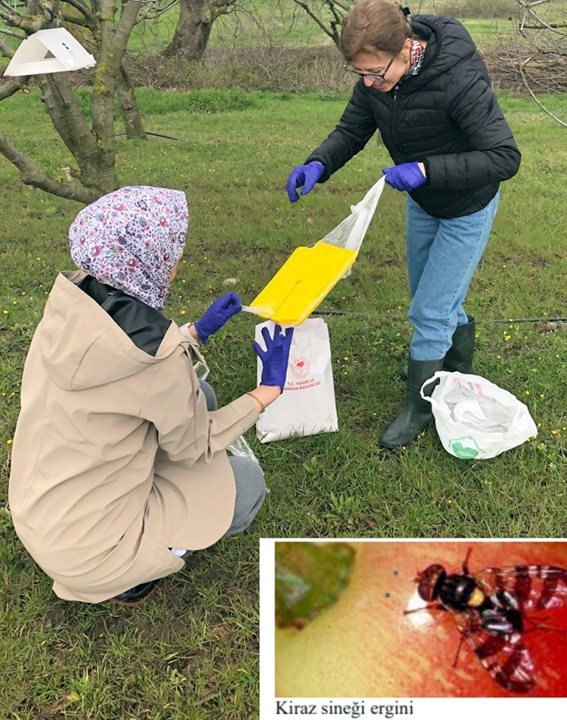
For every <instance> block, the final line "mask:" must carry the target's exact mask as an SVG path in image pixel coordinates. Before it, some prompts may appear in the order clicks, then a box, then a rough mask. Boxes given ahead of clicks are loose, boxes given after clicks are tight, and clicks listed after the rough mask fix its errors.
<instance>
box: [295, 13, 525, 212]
mask: <svg viewBox="0 0 567 720" xmlns="http://www.w3.org/2000/svg"><path fill="white" fill-rule="evenodd" d="M412 27H413V29H414V31H415V33H416V34H417V35H418V36H419V37H420V38H422V39H424V40H426V41H427V47H426V48H425V54H424V60H423V65H422V67H421V70H420V72H419V73H418V74H417V75H415V76H406V77H404V79H403V80H402V82H401V83H400V85H399V88H398V91H397V93H396V92H395V91H394V90H392V91H390V92H380V91H379V90H374V89H373V88H367V87H365V85H364V82H363V80H362V79H361V80H360V81H359V82H357V84H356V85H355V87H354V92H353V94H352V97H351V99H350V101H349V103H348V105H347V107H346V110H345V112H344V113H343V116H342V118H341V120H340V122H339V124H338V125H337V127H336V129H335V130H334V131H333V132H332V133H331V134H330V135H329V137H328V138H327V139H326V140H325V141H324V142H323V144H322V145H321V146H320V147H319V148H317V150H315V151H314V152H313V153H312V154H311V155H310V156H309V158H308V159H307V161H306V162H311V161H312V160H318V161H319V162H321V163H323V165H324V166H325V168H326V172H325V174H324V175H323V176H322V177H321V179H320V182H325V180H327V179H328V178H329V177H330V176H331V175H332V174H333V173H334V172H336V171H337V170H338V169H339V168H341V167H342V166H343V165H344V164H345V163H346V162H348V161H349V160H350V159H351V158H352V157H353V155H356V153H358V152H360V150H362V148H363V147H364V146H365V145H366V143H367V142H368V141H369V140H370V138H371V137H372V135H373V134H374V133H375V131H376V129H378V130H379V131H380V134H381V136H382V140H383V142H384V145H385V146H386V148H387V149H388V152H389V153H390V155H391V156H392V160H393V161H394V163H395V164H396V165H399V164H401V163H405V162H412V161H419V162H423V163H424V164H425V168H426V171H427V183H426V184H425V185H423V186H422V187H420V188H418V189H417V190H414V191H413V192H412V193H411V196H412V198H413V199H414V200H415V201H416V202H417V203H419V205H420V206H421V207H422V208H423V209H424V210H425V211H426V212H427V213H429V214H430V215H432V216H433V217H438V218H455V217H461V216H463V215H470V214H471V213H474V212H477V211H478V210H481V209H482V208H483V207H485V206H486V205H487V204H488V203H489V202H490V200H492V198H493V197H494V196H495V195H496V192H497V191H498V186H499V183H500V181H502V180H508V179H509V178H511V177H512V176H513V175H515V174H516V172H517V171H518V167H519V165H520V157H521V156H520V151H519V150H518V146H517V145H516V142H515V141H514V138H513V136H512V131H511V130H510V127H509V126H508V123H507V122H506V120H505V119H504V116H503V114H502V111H501V109H500V107H499V106H498V103H497V101H496V97H495V96H494V93H493V92H492V90H491V88H490V85H489V82H490V81H489V78H488V73H487V70H486V66H485V64H484V62H483V61H482V59H481V57H480V55H479V54H478V52H477V51H476V47H475V45H474V43H473V41H472V39H471V37H470V35H469V33H468V32H467V30H465V28H464V27H463V26H462V25H461V23H459V22H458V21H457V20H454V19H453V18H449V17H438V16H434V15H416V16H415V18H413V19H412Z"/></svg>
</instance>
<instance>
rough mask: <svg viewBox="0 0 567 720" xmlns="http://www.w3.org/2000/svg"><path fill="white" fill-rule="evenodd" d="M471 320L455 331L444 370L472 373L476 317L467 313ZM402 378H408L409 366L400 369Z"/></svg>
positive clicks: (446, 356)
mask: <svg viewBox="0 0 567 720" xmlns="http://www.w3.org/2000/svg"><path fill="white" fill-rule="evenodd" d="M467 317H468V319H469V321H468V323H467V324H466V325H459V326H458V327H457V329H456V330H455V332H454V333H453V339H452V343H451V347H450V348H449V350H448V352H447V354H446V355H445V361H444V363H443V370H447V372H461V373H469V374H472V373H473V372H474V370H473V365H472V361H473V355H474V339H475V335H476V326H475V321H474V318H473V317H472V316H471V315H467ZM400 377H401V378H402V380H407V379H408V366H407V365H404V367H403V368H402V369H401V370H400Z"/></svg>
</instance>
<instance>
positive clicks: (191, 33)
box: [163, 0, 238, 60]
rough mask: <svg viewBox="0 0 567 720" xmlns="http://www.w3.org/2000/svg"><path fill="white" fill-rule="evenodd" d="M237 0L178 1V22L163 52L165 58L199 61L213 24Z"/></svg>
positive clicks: (229, 9)
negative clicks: (174, 57) (176, 57)
mask: <svg viewBox="0 0 567 720" xmlns="http://www.w3.org/2000/svg"><path fill="white" fill-rule="evenodd" d="M237 2H238V0H180V3H179V21H178V23H177V27H176V28H175V33H174V35H173V39H172V41H171V43H170V44H169V45H168V47H167V48H166V49H165V50H164V53H163V54H164V55H165V56H166V57H171V56H173V55H178V56H181V57H184V58H186V59H187V60H200V59H201V58H202V57H203V53H204V52H205V50H206V48H207V43H208V42H209V37H210V35H211V30H212V27H213V23H214V22H215V20H216V19H217V18H219V17H220V16H221V15H226V14H227V13H229V12H230V11H231V9H232V7H233V6H234V5H235V4H236V3H237Z"/></svg>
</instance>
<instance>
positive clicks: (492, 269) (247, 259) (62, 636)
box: [0, 89, 567, 720]
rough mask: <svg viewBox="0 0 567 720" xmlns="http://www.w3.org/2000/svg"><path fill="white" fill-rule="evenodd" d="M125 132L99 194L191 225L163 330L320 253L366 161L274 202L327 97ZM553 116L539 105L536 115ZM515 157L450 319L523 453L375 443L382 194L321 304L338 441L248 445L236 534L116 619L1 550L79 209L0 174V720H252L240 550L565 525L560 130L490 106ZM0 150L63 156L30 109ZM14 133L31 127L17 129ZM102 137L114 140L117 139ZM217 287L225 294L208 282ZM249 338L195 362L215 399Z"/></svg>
mask: <svg viewBox="0 0 567 720" xmlns="http://www.w3.org/2000/svg"><path fill="white" fill-rule="evenodd" d="M139 99H140V103H141V106H142V110H143V112H144V114H145V122H146V127H147V129H148V130H153V131H157V132H160V133H163V134H167V135H171V136H173V137H176V138H178V140H166V139H164V138H156V137H152V138H151V139H150V140H149V141H147V142H144V141H141V140H134V141H130V142H127V141H125V140H124V139H123V138H120V139H119V144H118V165H119V169H120V180H121V183H123V184H151V185H158V186H166V187H175V188H180V189H182V190H184V191H185V192H186V194H187V198H188V201H189V206H190V212H191V226H190V231H189V238H188V242H187V246H186V251H185V257H184V261H183V263H182V264H181V266H180V270H179V273H178V278H177V280H176V281H175V283H174V284H173V286H172V291H171V295H170V298H169V300H168V303H167V306H166V309H165V313H166V314H167V315H168V316H169V317H171V318H172V319H174V320H175V321H176V322H178V323H179V324H181V323H183V322H187V321H188V320H190V319H193V318H197V317H198V316H199V315H200V314H201V313H202V312H203V311H204V310H205V308H206V307H207V306H208V304H209V303H210V302H211V301H212V300H213V299H214V298H216V297H218V296H219V295H222V294H223V293H224V292H226V291H227V290H233V289H234V290H236V291H237V292H238V293H239V294H240V295H241V296H242V299H243V302H245V303H249V302H250V301H251V300H252V299H253V298H254V297H255V295H256V293H257V292H258V291H259V290H260V289H261V288H262V287H263V286H264V285H265V283H266V282H267V281H268V280H269V279H270V278H271V277H272V275H273V274H274V273H275V272H276V271H277V269H278V268H279V267H280V266H281V264H282V263H283V262H284V261H285V259H286V258H287V257H288V256H289V254H290V253H291V251H292V250H293V249H294V248H295V247H298V246H300V245H309V244H312V243H314V242H316V241H317V240H319V239H320V238H322V237H323V236H324V235H325V234H326V233H327V232H328V231H329V230H330V229H332V228H333V227H334V226H335V225H336V224H337V223H338V222H340V221H341V220H342V219H343V218H344V217H345V216H346V215H348V214H349V212H350V206H351V205H352V204H355V203H356V202H358V201H359V200H360V199H361V198H362V196H363V195H364V193H365V192H366V190H367V189H368V188H369V187H370V186H371V185H372V184H373V183H374V182H375V180H376V178H377V177H378V176H379V175H380V173H381V168H383V167H386V166H388V165H389V164H390V160H389V158H388V157H387V154H386V152H385V150H384V149H383V148H382V147H381V146H380V145H379V144H377V142H376V140H375V139H373V140H372V141H371V142H370V143H369V145H368V147H367V148H366V149H365V150H364V152H363V153H361V154H360V155H359V156H357V157H356V158H355V159H353V160H352V161H351V162H350V163H349V164H348V165H347V166H346V167H345V168H344V169H342V170H341V171H340V172H338V173H337V174H336V175H335V176H334V177H333V178H332V179H331V180H330V181H329V182H328V183H327V184H326V185H324V186H318V187H317V188H316V189H315V190H314V191H313V192H312V193H311V194H310V195H309V196H308V197H306V198H303V199H302V200H301V201H300V202H299V203H297V204H295V205H290V203H289V201H288V200H287V196H286V194H285V190H284V185H285V181H286V179H287V176H288V174H289V172H290V170H291V169H292V168H293V166H294V165H296V164H298V163H300V162H302V161H303V160H304V159H305V157H306V156H307V154H308V153H309V151H310V150H311V149H312V148H313V147H315V146H316V145H317V144H318V143H319V142H320V141H321V140H322V139H323V138H324V137H325V136H326V134H327V133H328V132H329V131H330V130H331V129H332V128H333V127H334V126H335V124H336V122H337V120H338V117H339V115H340V113H341V111H342V109H343V107H344V105H345V102H346V100H347V96H346V95H335V94H328V93H327V94H302V95H275V94H269V93H244V92H242V91H231V90H227V91H225V92H222V91H217V92H212V91H198V92H194V93H191V94H190V95H186V96H183V95H181V94H180V93H176V92H170V93H163V92H161V93H160V92H159V91H157V90H151V89H145V90H141V91H140V92H139ZM543 99H544V101H545V103H546V104H547V106H548V107H549V108H550V109H551V110H552V111H554V112H556V113H560V112H561V110H562V108H564V107H565V97H564V96H561V95H556V96H549V97H546V98H543ZM500 100H501V104H502V107H503V109H504V111H505V113H506V116H507V118H508V120H509V122H510V124H511V126H512V128H513V131H514V133H515V136H516V138H517V141H518V144H519V145H520V147H521V150H522V152H523V162H522V167H521V169H520V172H519V174H518V175H517V177H515V178H514V179H513V180H511V181H509V182H507V183H505V184H504V185H503V187H502V198H501V203H500V209H499V212H498V216H497V219H496V223H495V226H494V230H493V233H492V238H491V241H490V244H489V247H488V249H487V251H486V253H485V256H484V258H483V260H482V263H481V265H480V267H479V269H478V271H477V273H476V275H475V278H474V280H473V283H472V287H471V290H470V293H469V300H468V304H467V310H468V312H469V313H470V314H472V315H474V316H475V317H476V318H477V323H478V328H477V331H478V338H477V344H478V351H477V355H476V369H477V372H478V373H479V374H481V375H484V376H485V377H488V378H489V379H491V380H492V381H494V382H496V383H497V384H499V385H500V386H502V387H504V388H506V389H507V390H509V391H511V392H512V393H514V394H515V395H517V396H518V397H519V398H520V399H522V400H523V401H525V402H526V403H527V404H528V406H529V408H530V410H531V412H532V414H533V417H534V419H535V421H536V423H537V424H538V432H539V434H538V437H537V439H535V440H533V441H531V442H529V443H526V444H525V445H523V446H521V447H519V448H517V449H515V450H512V451H510V452H507V453H505V454H504V455H502V456H500V457H498V458H496V459H495V460H492V461H486V462H474V461H472V462H467V461H461V460H457V459H456V458H453V457H451V456H449V455H448V454H447V453H445V451H444V450H443V448H442V446H441V444H440V442H439V440H438V438H437V436H436V433H435V430H434V428H429V429H428V430H427V432H426V433H425V435H424V437H422V438H420V439H419V441H418V442H416V443H415V445H413V446H411V447H410V448H408V449H407V450H406V451H404V452H398V453H392V452H388V451H385V450H382V449H381V448H380V447H379V445H378V438H379V436H380V433H381V431H382V429H383V427H384V425H385V424H386V423H387V422H388V421H389V420H390V419H391V418H392V417H393V416H394V415H395V414H396V413H397V412H398V410H399V409H400V407H401V405H402V402H403V395H404V385H403V383H402V382H401V381H400V380H399V379H398V377H397V370H398V367H399V366H401V365H402V364H403V362H404V359H405V356H406V352H407V345H408V342H409V339H410V335H411V329H410V326H409V324H408V322H407V320H406V312H407V306H408V296H407V281H406V274H405V267H404V197H403V195H402V194H400V193H397V192H396V191H394V190H392V189H391V188H386V190H385V191H384V194H383V196H382V199H381V201H380V204H379V207H378V210H377V213H376V216H375V218H374V220H373V222H372V224H371V226H370V229H369V231H368V234H367V237H366V240H365V242H364V244H363V246H362V250H361V253H360V256H359V259H358V261H357V263H356V264H355V266H354V268H353V272H352V275H351V276H350V277H349V278H348V279H346V280H343V281H341V282H340V283H339V284H338V285H337V286H336V288H335V289H334V290H333V292H332V293H331V295H330V296H329V297H328V298H327V300H326V301H325V303H324V305H323V306H322V309H325V310H336V311H340V312H342V313H343V314H342V315H333V316H329V317H328V318H327V321H328V324H329V328H330V335H331V346H332V354H333V362H334V374H335V388H336V395H337V403H338V413H339V424H340V431H339V432H338V433H335V434H330V435H322V436H317V437H307V438H296V439H292V440H288V441H284V442H280V443H274V444H271V445H265V446H264V445H261V444H260V443H258V442H257V441H256V440H255V438H254V436H253V433H249V435H248V436H249V439H250V442H251V444H252V446H253V449H254V451H255V452H256V454H257V456H258V458H259V460H260V462H261V463H262V466H263V467H264V468H265V471H266V480H267V483H268V485H269V487H270V490H271V492H270V494H269V495H268V496H267V499H266V502H265V505H264V507H263V509H262V511H261V512H260V514H259V516H258V518H257V521H256V522H255V524H254V525H253V526H252V528H251V529H250V530H249V531H248V532H247V533H245V534H244V535H243V536H242V537H235V538H230V539H226V540H223V541H221V542H220V543H218V544H217V545H216V546H214V547H213V548H211V549H209V550H207V551H205V552H202V553H198V554H196V555H195V557H194V559H193V560H192V561H191V564H190V565H189V566H188V567H187V569H186V570H185V571H183V572H181V573H179V574H177V575H175V576H172V577H170V578H168V579H166V580H165V581H164V582H162V583H161V585H160V587H159V590H158V593H157V595H156V596H155V599H152V600H151V601H148V603H146V604H144V605H142V606H141V607H140V608H138V609H135V610H128V609H125V608H119V607H116V606H113V605H109V604H102V605H98V606H88V605H83V604H71V603H65V602H62V601H60V600H58V599H57V598H56V597H55V596H54V595H53V594H52V591H51V583H50V581H49V579H48V578H47V577H45V575H43V573H42V572H41V571H40V570H39V569H38V568H37V567H36V565H35V564H34V563H33V561H32V560H31V559H30V557H29V556H28V555H27V554H26V552H25V551H24V549H23V547H22V545H21V544H20V543H19V541H18V539H17V537H16V536H15V534H14V531H13V529H12V526H11V521H10V515H9V510H8V508H7V480H8V473H9V456H10V448H11V442H12V438H13V433H14V428H15V424H16V420H17V416H18V409H19V399H20V381H21V374H22V369H23V364H24V359H25V356H26V352H27V348H28V346H29V343H30V340H31V337H32V335H33V332H34V329H35V327H36V325H37V323H38V322H39V320H40V318H41V315H42V311H43V307H44V304H45V300H46V297H47V294H48V292H49V290H50V288H51V286H52V283H53V281H54V279H55V277H56V274H57V272H58V271H60V270H65V269H71V268H72V263H71V261H70V259H69V256H68V251H67V228H68V225H69V223H70V222H71V220H72V219H73V217H74V215H75V214H76V213H77V212H78V211H79V210H80V208H81V206H80V205H78V204H75V203H72V202H68V201H63V200H59V199H57V198H54V197H52V196H49V195H46V194H44V193H41V192H39V191H34V190H31V189H30V188H27V187H24V186H23V185H22V184H21V182H20V181H19V177H18V175H17V173H16V172H15V170H14V169H13V168H12V167H11V166H10V165H9V164H8V163H7V162H2V163H0V198H1V207H2V212H3V225H2V231H1V232H0V257H1V262H2V273H1V276H0V470H1V474H2V475H1V485H0V494H1V498H0V505H1V506H2V509H1V511H0V531H1V533H2V539H1V543H0V568H1V570H2V579H3V581H2V583H1V584H0V606H1V607H2V610H3V612H2V614H1V615H0V630H1V637H2V640H1V641H0V667H2V668H4V672H3V673H2V678H1V680H0V708H1V709H2V710H4V711H5V712H6V714H7V717H9V718H12V719H14V720H15V719H18V720H31V718H40V717H41V718H45V719H47V718H49V719H55V718H57V719H58V720H59V719H63V718H68V719H73V720H78V719H79V718H80V719H81V720H84V719H85V718H96V719H100V720H109V719H114V718H137V719H138V718H151V720H162V719H163V720H165V719H166V718H167V719H170V718H187V717H190V718H194V719H195V720H200V719H201V718H202V719H205V718H211V717H214V718H227V719H229V718H230V719H232V718H243V719H244V718H246V719H248V718H253V717H256V716H257V714H258V699H257V692H258V655H257V653H258V636H257V628H258V606H257V588H258V567H257V546H258V538H259V537H337V536H341V537H352V538H356V537H370V536H377V537H378V536H386V537H436V536H438V537H465V538H466V537H475V536H476V537H520V538H521V537H563V536H564V534H565V531H566V528H567V513H566V511H565V507H566V506H567V497H566V496H567V491H566V489H565V474H566V471H567V410H566V408H567V388H566V385H565V376H566V373H567V352H566V350H567V335H566V330H565V325H564V324H561V323H555V322H541V323H538V324H537V325H535V324H534V323H520V322H505V323H498V322H496V320H501V319H510V318H512V319H520V318H535V317H541V318H553V317H562V316H564V315H566V314H567V313H566V293H565V277H566V275H567V249H566V245H567V228H566V225H565V185H564V178H565V175H566V172H567V150H566V149H565V130H564V129H563V128H561V127H560V126H559V125H558V124H556V123H554V122H553V121H552V120H551V119H550V118H549V117H548V116H546V115H545V114H543V113H542V112H541V111H540V110H539V108H538V107H537V106H536V105H535V103H533V102H532V101H531V100H529V99H527V98H524V97H516V96H502V97H501V98H500ZM0 113H1V116H2V120H1V124H2V127H8V126H9V127H10V135H11V138H12V139H13V141H14V142H15V143H16V144H17V146H18V147H19V148H21V149H22V150H27V151H29V152H30V153H32V156H33V157H34V159H36V160H37V161H40V162H41V163H44V164H45V165H46V167H47V168H48V169H49V170H51V171H52V172H54V173H59V174H62V173H63V172H64V170H63V168H64V167H66V166H68V165H70V164H71V159H70V158H69V157H68V155H66V153H65V152H64V151H63V150H62V148H61V145H60V143H59V141H58V138H57V136H56V134H55V132H54V130H53V128H52V127H51V125H50V124H49V122H48V119H47V117H46V115H45V113H44V111H43V109H42V105H41V102H40V100H39V96H38V94H37V93H36V92H35V91H34V92H32V94H31V95H23V94H18V95H17V96H15V97H13V98H10V99H9V100H8V101H5V102H3V103H2V105H1V107H0ZM30 128H33V132H31V131H30ZM118 132H120V128H119V129H118ZM229 278H233V279H236V280H237V282H236V285H226V284H225V281H226V280H227V279H229ZM254 324H255V320H254V318H253V317H251V316H249V315H245V314H242V315H240V316H238V317H236V318H235V319H234V320H233V321H231V323H230V324H229V325H228V326H227V327H226V329H225V330H223V331H221V332H220V333H219V334H218V335H216V336H214V337H213V338H212V339H211V341H210V342H209V343H208V345H207V347H206V354H207V359H208V362H209V364H210V366H211V375H210V380H211V382H212V383H213V384H214V386H215V388H216V390H217V393H218V396H219V400H220V402H221V403H226V402H228V401H230V400H231V399H233V398H235V397H236V396H238V395H239V394H240V393H242V392H244V391H246V390H248V389H249V388H250V387H252V386H253V384H254V382H255V377H256V363H255V357H254V354H253V351H252V347H251V341H252V337H253V330H254Z"/></svg>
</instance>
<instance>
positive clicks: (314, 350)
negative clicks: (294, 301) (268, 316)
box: [256, 318, 339, 443]
mask: <svg viewBox="0 0 567 720" xmlns="http://www.w3.org/2000/svg"><path fill="white" fill-rule="evenodd" d="M264 327H267V328H268V329H269V331H270V335H273V332H274V323H273V322H271V320H269V321H268V322H265V323H261V324H260V325H256V342H257V343H259V344H260V345H261V346H263V339H262V334H261V333H262V328H264ZM261 376H262V363H261V362H260V359H258V382H260V379H261ZM338 429H339V424H338V420H337V407H336V405H335V388H334V385H333V367H332V361H331V346H330V343H329V330H328V328H327V324H326V323H325V321H324V320H322V319H321V318H314V319H313V318H312V319H308V320H305V322H303V323H302V324H301V325H299V326H298V327H296V328H294V331H293V340H292V341H291V349H290V353H289V365H288V369H287V378H286V384H285V388H284V391H283V393H282V395H281V396H280V397H279V398H278V399H277V400H276V401H275V402H273V403H272V404H271V405H270V406H269V407H267V408H266V410H265V411H264V412H263V413H262V414H261V415H260V419H259V420H258V422H257V423H256V434H257V436H258V438H259V439H260V440H261V442H263V443H266V442H271V441H272V440H282V439H283V438H287V437H292V436H293V435H316V434H317V433H321V432H335V431H337V430H338Z"/></svg>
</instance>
